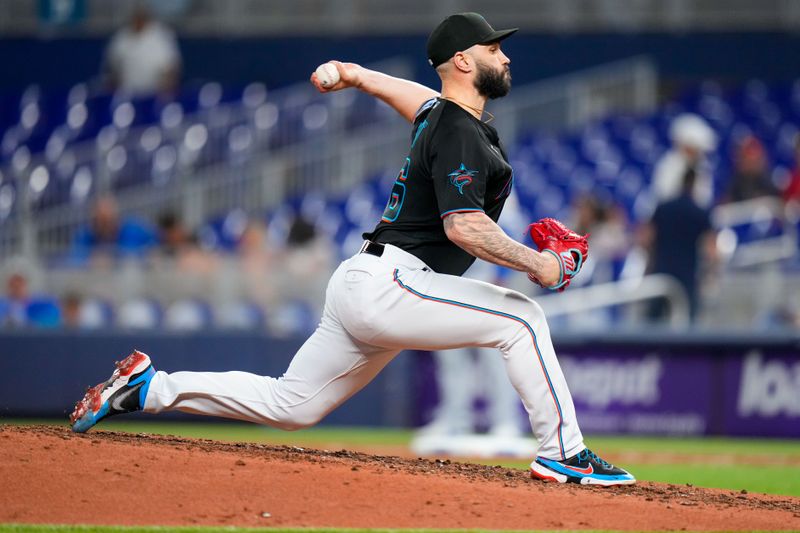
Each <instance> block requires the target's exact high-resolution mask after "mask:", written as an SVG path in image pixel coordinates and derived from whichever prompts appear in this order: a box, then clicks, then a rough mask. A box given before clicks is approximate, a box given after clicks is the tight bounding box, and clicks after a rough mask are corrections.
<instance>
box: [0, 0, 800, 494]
mask: <svg viewBox="0 0 800 533" xmlns="http://www.w3.org/2000/svg"><path fill="white" fill-rule="evenodd" d="M123 6H124V8H123ZM132 6H133V4H128V3H125V2H104V1H99V0H97V1H90V0H85V1H81V0H73V1H47V0H41V1H39V2H33V1H22V0H17V1H13V0H0V13H3V16H2V17H0V57H1V58H2V61H1V62H0V140H1V141H2V152H0V254H2V255H1V257H2V260H1V261H2V263H0V269H2V274H3V278H2V279H3V290H4V294H5V298H3V300H2V302H0V321H2V322H3V324H4V325H3V327H2V330H0V376H2V377H0V416H2V417H3V419H5V420H14V419H18V418H24V417H48V418H54V417H63V416H64V414H65V413H66V412H68V410H69V409H70V407H71V404H72V402H74V401H75V399H76V395H77V394H78V393H79V392H80V391H81V390H82V389H83V387H85V386H86V385H87V384H88V383H89V382H92V383H94V382H95V381H97V380H99V379H101V378H103V376H104V373H105V372H106V371H105V370H104V369H105V368H106V367H107V364H108V363H109V362H110V361H112V360H114V359H118V358H120V357H121V356H123V355H124V354H125V353H127V352H128V351H129V350H130V349H131V348H132V347H138V348H140V349H143V350H145V351H147V352H148V353H150V354H151V355H152V356H153V357H154V359H155V361H156V362H157V364H158V367H159V368H160V369H163V370H168V371H171V370H178V369H195V370H220V371H221V370H232V369H237V370H247V371H253V372H258V373H262V374H271V375H275V374H279V373H280V372H281V371H282V370H283V368H285V365H286V364H287V363H288V360H289V358H290V357H291V354H292V353H293V352H294V350H295V349H296V347H297V346H299V344H300V343H301V342H302V340H303V339H304V337H305V335H306V334H307V332H308V331H309V329H310V328H312V327H313V326H314V324H315V321H316V315H317V312H318V311H317V310H318V306H319V305H320V300H319V299H320V298H321V296H322V294H323V292H324V291H323V288H324V284H325V282H326V280H327V275H328V273H329V272H330V270H331V269H332V268H333V266H334V265H335V264H336V262H337V261H338V260H340V259H341V258H343V257H347V256H348V255H349V254H351V253H352V252H353V251H354V250H355V249H356V248H357V246H358V244H359V242H360V238H359V235H360V233H361V231H363V230H364V229H365V228H369V227H371V225H372V224H374V222H375V221H376V220H377V218H378V216H379V213H380V212H381V210H382V206H383V203H384V201H385V198H386V197H387V191H388V189H389V188H391V184H392V182H393V180H394V177H395V175H396V173H397V170H398V168H399V163H400V161H401V158H402V154H403V153H404V151H405V146H406V144H407V140H408V139H407V137H408V128H407V126H406V125H405V124H404V123H403V122H402V121H401V120H399V119H398V118H397V117H394V116H393V114H392V112H391V110H389V109H388V108H386V107H384V106H382V105H379V104H377V103H376V102H374V101H372V100H370V99H369V98H367V97H364V96H360V95H357V94H355V93H343V94H340V95H333V96H328V97H321V96H318V95H316V94H314V92H313V91H312V90H311V88H310V87H309V85H308V83H307V81H306V80H307V78H308V75H309V74H310V72H311V71H312V70H313V68H314V67H315V66H316V65H317V64H319V63H321V62H324V61H325V60H327V59H331V58H340V59H345V60H350V61H355V62H359V63H362V64H366V65H374V66H376V67H377V68H383V69H386V70H387V71H389V72H391V73H394V74H397V75H400V76H404V77H411V78H414V79H416V80H418V81H420V82H422V83H426V84H428V85H432V86H435V78H434V75H433V72H432V71H431V69H430V68H429V67H428V66H427V64H426V62H425V58H424V43H425V39H426V36H427V33H428V31H429V30H430V28H431V27H432V26H433V25H434V24H435V23H436V21H438V20H439V19H441V18H442V17H443V16H445V15H446V14H448V13H450V12H455V11H459V10H476V11H480V12H482V13H483V14H484V15H485V16H486V17H487V19H488V20H489V21H491V22H492V24H493V25H494V26H495V27H507V26H520V27H521V31H520V33H519V35H517V36H515V37H514V39H511V40H509V41H508V43H507V45H504V49H505V50H507V53H508V55H509V56H510V57H511V59H512V72H513V76H514V85H515V87H514V90H513V91H512V95H511V96H510V97H509V98H508V99H507V100H505V101H501V102H497V103H494V104H492V106H491V107H490V110H491V111H492V112H493V113H494V114H495V115H496V116H497V119H496V125H497V127H498V128H499V129H500V131H501V134H502V135H503V138H504V140H506V142H507V144H508V145H509V147H510V149H509V152H510V154H511V159H512V163H513V164H514V167H515V171H516V187H517V191H518V193H519V196H520V202H521V207H522V209H521V212H522V214H523V216H524V218H525V220H535V219H536V218H538V217H540V216H556V217H559V218H561V219H563V220H567V221H570V220H575V216H576V214H575V206H576V203H577V200H578V199H579V198H581V197H583V195H585V194H593V195H596V197H597V198H599V199H600V200H601V201H602V205H603V206H605V208H606V209H608V210H611V212H613V213H616V214H617V215H619V217H620V218H619V219H617V221H619V220H621V221H622V223H621V225H617V226H614V227H612V228H611V229H610V231H611V234H612V235H616V236H621V237H622V238H621V241H622V243H623V245H622V247H621V248H615V249H613V250H612V251H611V252H610V253H609V254H608V255H607V256H606V257H605V259H604V260H602V261H600V260H598V261H596V262H595V265H592V268H590V269H587V271H586V272H585V273H584V275H583V276H582V277H581V278H580V279H579V281H580V282H579V283H577V284H576V285H577V286H576V287H571V288H570V290H569V291H568V292H566V293H564V294H563V295H550V294H545V293H544V292H542V291H539V290H537V288H536V287H534V286H531V285H530V284H528V283H527V282H526V281H525V280H524V277H520V276H515V275H511V276H509V278H508V280H507V283H508V284H509V285H510V286H512V287H514V288H517V289H519V290H522V291H524V292H525V293H527V294H529V295H532V296H533V297H534V298H537V299H539V300H541V301H542V303H543V305H544V306H545V308H546V309H547V311H548V313H549V314H550V317H551V322H552V324H553V330H554V339H555V342H556V347H557V349H558V350H559V352H560V353H561V354H562V358H563V359H562V360H563V361H564V362H565V365H564V366H565V368H566V373H567V377H568V380H569V381H570V384H571V387H572V390H573V394H574V396H575V400H576V403H577V406H578V409H579V417H580V420H581V423H582V425H583V427H584V428H585V429H586V431H587V433H590V434H593V435H597V434H636V435H669V436H706V435H724V436H749V437H773V438H774V437H781V438H790V439H796V438H798V437H800V401H798V398H800V334H798V331H799V329H798V328H800V318H799V317H800V303H799V302H800V283H798V282H799V281H800V279H799V278H798V265H800V262H798V253H797V245H798V237H797V229H798V214H797V213H798V210H797V206H796V204H795V203H792V202H791V201H790V202H784V201H783V199H779V198H775V199H772V200H766V201H763V202H762V201H757V202H756V203H745V204H742V205H739V206H730V205H727V206H723V207H715V214H714V217H713V220H714V221H715V224H716V229H717V230H719V231H720V237H719V238H718V239H717V243H718V244H719V245H720V250H721V261H720V263H719V264H718V265H717V270H716V272H715V276H714V278H713V281H710V282H708V283H707V284H706V285H705V286H704V289H705V290H704V292H703V294H702V296H701V306H700V312H699V314H698V316H697V317H696V318H695V319H691V318H690V317H689V315H688V313H687V310H686V305H685V296H684V295H682V294H681V291H680V289H676V288H675V285H674V283H671V282H670V281H669V280H664V279H654V278H645V272H644V270H643V267H642V260H641V257H642V256H641V250H640V249H639V248H638V247H637V246H636V244H637V238H636V237H637V232H638V228H639V227H640V226H641V225H643V224H644V223H646V222H647V220H648V218H649V216H650V214H652V210H653V208H654V207H655V200H654V199H653V197H652V195H651V194H650V193H649V183H650V181H651V179H652V172H653V168H654V165H655V163H656V161H657V160H658V158H659V157H661V155H662V154H663V153H664V152H665V151H666V150H667V149H668V148H669V125H670V123H671V120H672V119H673V118H674V117H676V116H677V115H679V114H680V113H682V112H694V113H699V114H700V115H702V116H704V117H705V118H706V119H707V120H708V121H709V123H710V124H711V125H712V127H713V128H714V130H715V132H716V134H717V135H718V138H719V141H720V142H719V145H718V148H717V149H716V150H715V151H714V152H713V153H712V154H711V155H710V157H709V160H710V164H711V166H712V169H713V177H714V183H715V191H716V193H717V195H716V202H715V203H721V200H722V198H723V193H724V190H725V188H726V186H727V184H728V180H729V178H730V175H731V173H732V167H733V164H734V152H735V149H736V147H737V145H738V143H739V142H740V141H741V140H742V139H743V138H744V137H746V136H747V135H748V134H752V135H754V136H755V137H756V138H758V139H759V140H760V141H761V142H762V143H763V144H764V147H765V150H766V154H767V160H768V164H769V172H768V177H769V179H770V180H771V181H772V183H773V184H774V185H775V187H776V188H777V189H785V188H786V187H788V185H789V183H790V180H791V176H792V172H793V171H794V172H796V170H795V169H796V168H797V164H798V162H797V161H796V152H795V144H794V143H795V142H796V135H797V132H798V128H800V78H798V77H797V76H798V72H800V55H798V53H797V52H798V50H800V37H799V36H798V35H800V34H798V30H800V5H798V3H796V2H791V1H778V0H773V1H761V2H756V1H744V0H741V1H737V2H726V1H724V0H718V1H712V0H708V1H703V2H700V1H698V2H690V1H679V0H674V1H669V2H667V1H660V2H656V1H650V2H641V1H640V2H637V1H633V0H630V1H626V0H607V1H601V0H597V1H589V0H584V1H580V0H573V1H571V2H566V1H561V2H551V1H546V0H539V1H531V2H514V1H510V0H506V1H493V2H477V1H476V2H458V1H452V2H442V3H439V4H437V5H436V6H431V5H430V3H427V2H403V3H402V6H400V4H397V3H395V2H357V1H355V0H339V1H332V2H314V1H297V2H292V3H287V2H277V1H276V2H268V1H264V2H256V1H250V2H248V1H243V0H242V1H232V2H225V3H222V2H209V1H200V0H195V1H191V0H185V1H173V2H158V3H155V2H154V3H153V4H152V7H154V8H157V9H156V10H155V11H156V13H157V14H158V15H159V16H160V17H161V18H162V19H163V20H165V21H166V23H168V24H169V25H170V26H171V27H172V28H173V29H174V30H175V31H176V34H177V37H178V43H179V48H180V53H181V57H182V61H181V64H182V69H181V77H180V87H179V89H178V90H177V92H176V93H174V94H173V95H172V96H170V97H169V98H166V99H165V98H163V97H148V96H144V97H135V98H131V97H129V96H126V95H124V94H116V95H115V94H112V93H110V92H109V91H108V89H107V86H106V85H105V84H104V82H103V80H102V78H101V76H100V72H101V68H102V63H103V55H104V51H105V47H106V45H107V44H108V41H109V38H110V36H111V35H112V34H113V32H115V31H116V30H117V29H119V28H120V27H121V26H123V25H124V24H125V23H126V21H127V19H128V13H129V11H130V8H132ZM108 194H112V195H113V196H114V198H115V200H116V202H117V204H118V206H119V213H120V216H121V217H122V218H123V219H130V220H132V221H135V223H136V224H138V225H140V226H142V227H144V228H146V229H150V230H151V231H152V235H153V239H154V240H153V242H152V243H148V244H147V245H146V246H144V247H142V248H137V249H136V250H133V251H132V252H131V250H117V249H114V250H108V249H106V250H103V254H102V256H103V257H101V258H100V259H99V260H98V259H97V256H96V255H94V253H93V252H92V251H91V250H89V251H87V250H86V249H85V248H82V247H81V246H80V243H78V242H77V237H76V236H77V235H80V232H81V231H82V228H85V226H86V224H87V223H88V222H89V221H90V219H91V213H92V206H93V205H94V201H95V200H96V199H97V198H99V197H101V196H105V195H108ZM165 212H169V213H171V215H172V216H173V218H175V219H177V220H178V222H179V223H181V224H184V225H185V226H186V228H187V233H190V234H191V235H193V236H194V238H193V239H188V240H187V241H186V243H182V244H181V245H180V246H181V248H180V251H179V252H175V250H174V249H173V250H170V251H169V253H163V252H164V249H163V248H164V247H163V242H162V244H157V242H156V241H157V239H158V237H156V235H157V231H156V225H157V223H158V221H159V219H163V214H164V213H165ZM596 224H599V222H596ZM589 229H591V230H592V231H593V232H594V233H595V234H597V233H598V232H600V231H601V230H598V228H596V227H591V226H590V228H589ZM606 229H608V228H606ZM183 246H185V248H184V247H183ZM19 277H22V278H24V281H25V283H26V284H27V286H28V292H29V297H28V298H27V299H26V301H25V307H24V312H22V314H21V315H20V311H19V306H18V305H16V304H15V302H14V301H12V298H9V292H10V291H12V290H13V289H12V288H11V287H10V283H9V282H10V280H12V278H13V279H16V280H17V281H16V282H17V283H20V281H19ZM648 295H649V296H655V297H662V298H665V299H666V300H667V301H669V302H670V306H669V309H670V310H671V312H670V314H669V315H668V319H667V320H666V321H663V322H657V323H653V322H650V321H648V320H647V305H648V304H647V300H645V299H643V297H644V296H648ZM576 307H578V308H580V309H583V311H580V310H578V311H576ZM15 313H16V314H15ZM20 317H21V318H20ZM434 380H435V376H434V375H433V372H432V366H431V364H430V359H429V357H428V355H427V354H421V353H414V354H404V355H401V356H400V357H398V358H397V359H396V360H395V361H394V362H393V363H392V364H391V365H390V366H389V367H388V368H387V369H386V370H385V371H384V372H383V373H382V374H381V375H380V376H379V377H378V379H376V381H375V382H374V383H372V384H371V385H370V386H368V387H367V388H366V389H365V390H364V391H362V392H361V393H359V394H358V395H356V396H355V397H354V398H352V399H351V400H350V401H349V402H348V403H347V404H345V405H344V406H343V407H341V408H340V409H339V410H338V411H336V412H334V413H333V414H332V415H331V416H330V417H329V418H328V419H326V420H325V421H324V422H323V424H324V425H347V426H389V427H396V428H413V427H416V426H418V425H420V424H422V423H424V422H425V421H427V419H428V418H429V417H430V412H431V409H432V408H433V406H434V405H435V402H436V398H435V387H434V383H435V382H434ZM475 408H476V409H478V410H480V409H482V405H481V404H480V402H479V403H478V404H476V406H475ZM792 490H797V489H796V488H794V489H792Z"/></svg>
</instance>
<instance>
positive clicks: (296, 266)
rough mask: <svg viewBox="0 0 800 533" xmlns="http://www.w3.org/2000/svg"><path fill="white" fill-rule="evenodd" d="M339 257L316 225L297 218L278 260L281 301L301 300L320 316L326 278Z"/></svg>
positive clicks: (277, 271) (277, 269) (277, 273)
mask: <svg viewBox="0 0 800 533" xmlns="http://www.w3.org/2000/svg"><path fill="white" fill-rule="evenodd" d="M335 257H336V253H335V250H334V248H333V245H332V243H331V242H330V240H329V239H328V238H327V236H326V235H325V234H324V233H321V232H318V231H317V230H316V228H315V227H314V225H313V224H311V223H310V222H308V221H307V220H305V219H304V218H303V217H302V216H300V215H296V216H295V217H294V219H293V220H292V223H291V225H290V227H289V232H288V235H287V238H286V247H285V249H284V250H283V251H282V253H281V254H280V255H279V256H278V257H277V260H278V261H277V263H278V264H277V265H276V268H275V273H276V283H275V285H276V288H277V289H278V290H279V291H280V299H281V300H282V301H291V300H300V301H303V302H306V303H308V304H310V305H311V306H312V307H313V308H314V310H315V311H316V312H319V313H321V311H322V304H323V296H324V294H325V286H326V285H327V283H328V282H327V277H328V276H329V275H330V273H331V272H333V266H334V260H335Z"/></svg>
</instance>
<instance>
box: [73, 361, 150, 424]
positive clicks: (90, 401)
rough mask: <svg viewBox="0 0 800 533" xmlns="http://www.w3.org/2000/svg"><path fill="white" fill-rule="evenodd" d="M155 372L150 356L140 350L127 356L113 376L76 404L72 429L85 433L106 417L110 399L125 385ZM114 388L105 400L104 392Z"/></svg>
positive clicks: (130, 384)
mask: <svg viewBox="0 0 800 533" xmlns="http://www.w3.org/2000/svg"><path fill="white" fill-rule="evenodd" d="M153 374H155V370H154V369H153V365H152V363H151V362H150V357H148V356H147V354H144V353H142V352H140V351H138V350H134V352H133V353H132V354H131V355H129V356H128V357H126V358H125V359H124V360H123V361H122V362H121V363H120V364H119V366H118V367H117V369H116V370H114V373H113V374H111V377H110V378H109V379H108V380H107V381H104V382H102V383H98V384H97V385H95V386H94V387H91V388H90V389H88V390H87V391H86V394H85V395H84V397H83V399H81V400H80V401H79V402H78V403H76V404H75V409H74V410H73V411H72V414H70V417H69V418H70V423H71V424H72V431H74V432H75V433H85V432H86V431H88V430H89V429H90V428H91V427H92V426H94V425H95V424H97V423H98V422H99V421H100V420H102V419H103V418H105V417H106V415H107V414H108V411H109V409H110V405H109V401H110V400H111V399H112V397H113V396H114V394H116V393H117V392H118V391H120V390H122V389H123V388H124V387H128V386H132V385H136V384H138V383H140V382H141V381H143V380H145V379H148V378H149V377H150V376H152V375H153ZM110 389H113V390H112V391H111V392H110V393H109V394H108V395H107V398H106V399H105V400H103V393H104V392H106V391H108V390H110Z"/></svg>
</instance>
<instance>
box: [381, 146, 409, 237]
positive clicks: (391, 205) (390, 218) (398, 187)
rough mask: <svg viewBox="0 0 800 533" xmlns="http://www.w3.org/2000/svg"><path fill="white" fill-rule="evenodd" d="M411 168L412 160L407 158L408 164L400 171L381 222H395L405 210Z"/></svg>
mask: <svg viewBox="0 0 800 533" xmlns="http://www.w3.org/2000/svg"><path fill="white" fill-rule="evenodd" d="M410 166H411V158H410V157H406V163H405V164H404V165H403V168H401V169H400V174H399V175H398V176H397V179H396V180H395V181H394V187H392V192H391V194H390V195H389V202H388V203H387V204H386V209H384V210H383V216H382V217H381V220H382V221H384V222H394V221H395V220H397V217H399V216H400V210H401V209H402V208H403V200H405V198H406V184H405V181H406V178H408V167H410Z"/></svg>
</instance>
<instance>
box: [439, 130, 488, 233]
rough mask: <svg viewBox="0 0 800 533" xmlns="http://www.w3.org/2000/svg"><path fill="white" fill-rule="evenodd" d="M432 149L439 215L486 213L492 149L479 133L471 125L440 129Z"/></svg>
mask: <svg viewBox="0 0 800 533" xmlns="http://www.w3.org/2000/svg"><path fill="white" fill-rule="evenodd" d="M432 148H433V150H432V155H433V158H432V162H431V178H432V179H433V188H434V190H435V192H436V201H437V203H438V206H439V216H441V217H442V218H444V217H446V216H447V215H450V214H452V213H465V212H470V211H480V212H483V210H484V203H483V202H484V195H485V193H486V180H487V172H488V161H487V160H486V151H487V150H488V148H487V147H486V145H485V142H482V140H481V138H480V135H479V134H478V132H477V131H475V130H474V129H473V128H471V127H469V126H460V127H458V128H453V129H451V130H450V131H441V132H438V135H437V136H436V139H435V141H434V143H433V146H432Z"/></svg>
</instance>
